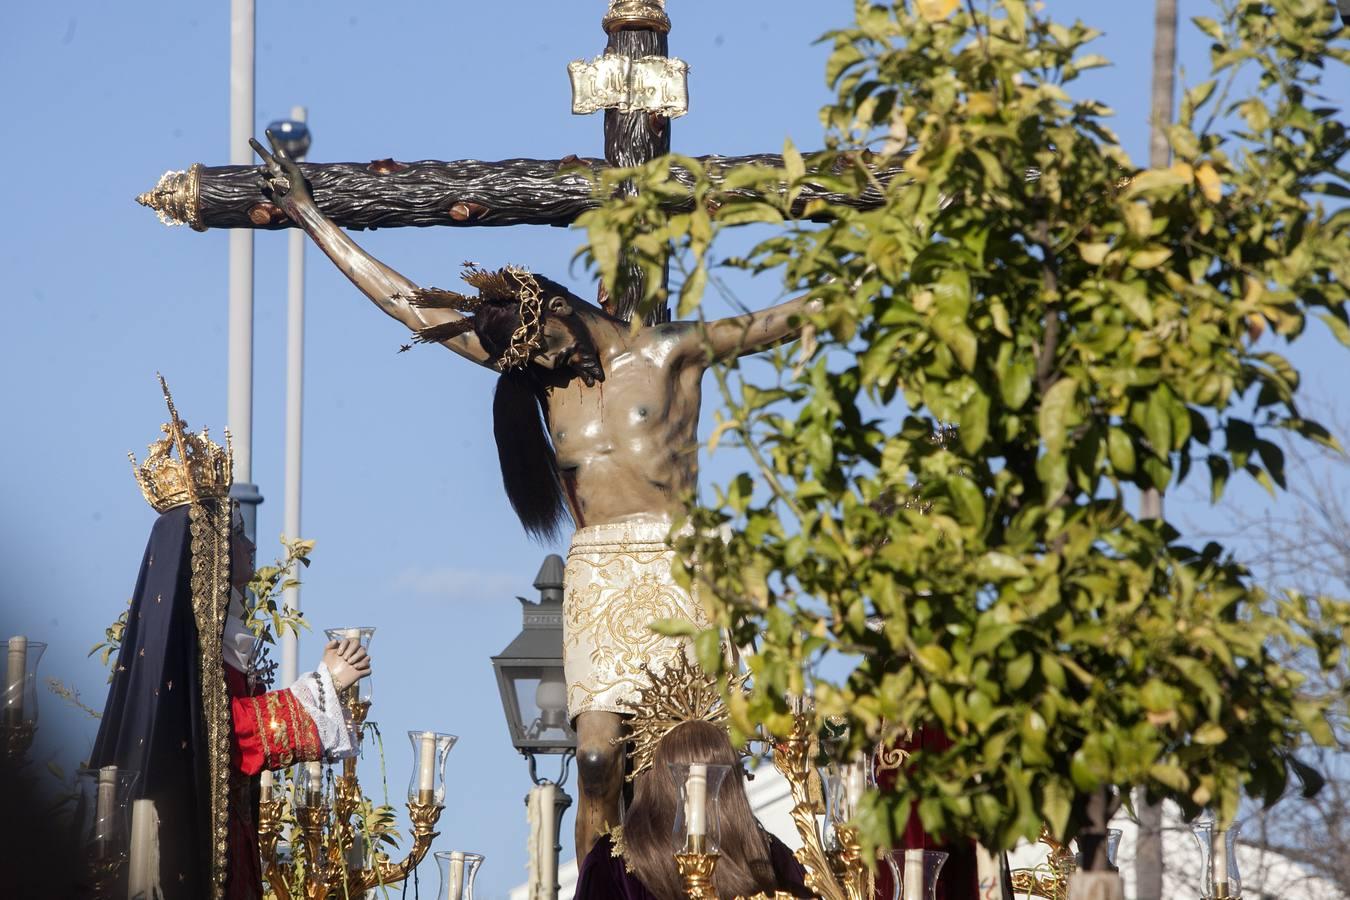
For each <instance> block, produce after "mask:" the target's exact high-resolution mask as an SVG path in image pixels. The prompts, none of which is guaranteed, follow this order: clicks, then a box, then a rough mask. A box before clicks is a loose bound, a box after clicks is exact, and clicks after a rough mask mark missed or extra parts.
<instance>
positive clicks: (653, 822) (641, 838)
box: [623, 721, 778, 900]
mask: <svg viewBox="0 0 1350 900" xmlns="http://www.w3.org/2000/svg"><path fill="white" fill-rule="evenodd" d="M672 763H674V764H683V765H689V764H691V763H711V764H716V765H725V766H731V772H730V773H728V775H727V777H726V778H725V779H723V780H722V787H721V790H720V791H719V792H718V798H719V800H720V802H721V821H722V857H721V859H719V860H718V861H717V870H716V872H715V874H714V880H715V881H716V886H717V894H718V896H720V897H740V896H749V895H750V894H755V893H758V892H759V891H765V892H767V893H773V892H774V891H775V890H777V888H778V885H777V883H776V880H775V877H774V872H773V863H772V862H771V861H770V858H769V838H768V835H767V834H765V832H764V830H763V828H761V827H760V824H759V820H758V819H756V818H755V814H754V812H753V811H752V810H751V809H750V800H749V798H747V797H746V795H745V783H744V770H742V769H741V766H740V758H739V757H738V756H737V755H736V751H735V750H734V749H733V748H732V746H731V739H730V738H729V737H728V736H727V732H726V730H725V729H724V728H721V727H719V726H717V725H714V724H712V723H711V722H699V721H694V722H684V723H682V724H680V725H677V726H675V727H674V728H672V729H671V730H670V733H669V734H667V735H666V736H665V737H664V738H662V739H661V742H660V743H659V744H657V745H656V751H655V753H654V754H653V756H652V765H651V768H649V769H647V770H646V771H645V772H643V773H642V774H641V775H639V776H638V777H637V779H636V783H635V785H634V791H633V803H632V805H631V806H629V808H628V811H627V814H626V815H625V816H624V825H623V843H624V859H625V861H626V862H627V864H628V867H629V868H630V869H631V870H632V872H633V874H634V875H636V876H637V877H638V879H639V880H641V881H642V883H643V884H644V885H646V887H647V890H649V891H651V892H652V893H653V894H654V895H656V896H657V897H658V898H660V900H683V898H684V897H685V896H686V895H685V891H684V886H683V884H682V882H681V881H680V874H679V871H678V870H677V869H676V868H675V847H674V842H673V838H672V828H673V826H674V822H675V812H676V807H677V806H678V804H679V802H680V800H679V793H678V791H677V790H676V788H675V783H674V781H673V780H672V779H671V777H670V765H671V764H672Z"/></svg>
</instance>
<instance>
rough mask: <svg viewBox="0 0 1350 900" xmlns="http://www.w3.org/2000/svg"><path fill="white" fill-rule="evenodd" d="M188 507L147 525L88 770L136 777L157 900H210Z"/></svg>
mask: <svg viewBox="0 0 1350 900" xmlns="http://www.w3.org/2000/svg"><path fill="white" fill-rule="evenodd" d="M190 547H191V534H190V532H189V526H188V507H187V506H180V507H177V508H175V509H171V510H169V511H168V512H166V513H164V514H163V515H161V516H160V517H159V518H158V519H156V520H155V525H154V528H153V529H152V530H151V532H150V541H149V543H148V544H147V545H146V548H145V556H144V558H143V559H142V560H141V570H140V574H139V575H138V576H137V578H136V591H135V593H134V594H133V595H132V600H131V609H130V612H129V614H128V616H127V625H126V630H125V631H124V632H123V634H122V648H121V651H120V652H119V653H118V656H117V663H116V666H115V667H114V669H113V677H112V684H111V685H110V687H109V689H108V702H107V705H106V706H105V707H104V710H103V718H102V720H101V722H100V724H99V730H98V737H97V739H96V740H95V741H94V750H93V754H92V755H91V756H90V759H89V763H90V765H91V766H94V767H102V766H108V765H115V766H117V767H118V768H119V769H123V770H131V771H135V772H137V773H139V775H138V778H137V780H136V783H135V785H134V786H133V789H132V797H133V798H135V799H141V798H149V799H151V800H154V801H155V808H156V811H157V812H158V814H159V820H160V829H159V853H160V881H161V884H162V886H163V888H164V896H165V900H179V898H182V900H198V898H203V897H209V896H210V888H209V884H210V877H211V856H210V844H211V841H210V806H211V805H210V800H209V798H210V793H209V791H208V784H207V741H206V729H205V726H204V719H203V714H202V707H201V697H202V690H201V679H200V671H199V668H198V667H199V662H198V643H197V625H196V621H195V620H194V618H193V614H192V603H191V598H192V588H191V583H190V578H191V561H190Z"/></svg>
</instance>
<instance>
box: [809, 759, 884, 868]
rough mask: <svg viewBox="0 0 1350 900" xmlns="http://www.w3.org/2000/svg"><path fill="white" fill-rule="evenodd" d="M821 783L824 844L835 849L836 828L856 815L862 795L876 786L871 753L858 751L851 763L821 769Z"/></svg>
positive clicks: (836, 846) (831, 765) (837, 847)
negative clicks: (823, 803)
mask: <svg viewBox="0 0 1350 900" xmlns="http://www.w3.org/2000/svg"><path fill="white" fill-rule="evenodd" d="M820 783H821V787H822V790H823V792H824V794H825V834H824V840H825V847H826V849H829V850H837V849H839V838H838V834H837V829H838V828H839V827H840V826H843V825H848V824H849V823H850V822H851V821H852V820H853V819H854V818H856V817H857V815H858V810H859V809H860V807H861V805H862V798H863V795H864V794H866V793H867V792H868V791H870V790H872V789H873V788H874V787H876V780H875V777H874V773H873V770H872V756H871V754H869V753H865V752H862V751H859V752H858V753H857V754H855V755H854V757H853V759H852V761H850V762H846V763H831V764H830V765H829V766H827V767H825V768H822V769H821V770H820Z"/></svg>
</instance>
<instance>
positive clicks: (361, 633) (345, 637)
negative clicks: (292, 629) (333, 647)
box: [323, 625, 375, 703]
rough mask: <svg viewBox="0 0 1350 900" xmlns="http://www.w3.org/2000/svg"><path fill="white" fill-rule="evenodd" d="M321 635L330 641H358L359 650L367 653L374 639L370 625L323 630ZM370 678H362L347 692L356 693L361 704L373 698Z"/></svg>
mask: <svg viewBox="0 0 1350 900" xmlns="http://www.w3.org/2000/svg"><path fill="white" fill-rule="evenodd" d="M323 634H324V637H326V638H328V639H329V640H330V641H360V642H361V648H362V649H363V650H365V651H366V652H367V653H369V652H370V642H371V640H373V639H374V637H375V628H374V626H371V625H356V626H352V627H348V628H325V629H324V630H323ZM372 677H373V676H370V675H367V676H366V677H365V678H362V679H361V680H360V681H358V682H356V684H354V685H352V687H351V688H348V690H355V691H356V699H357V700H359V701H360V702H362V703H369V702H370V699H371V697H373V696H374V691H373V689H372V688H373V686H372V685H371V678H372Z"/></svg>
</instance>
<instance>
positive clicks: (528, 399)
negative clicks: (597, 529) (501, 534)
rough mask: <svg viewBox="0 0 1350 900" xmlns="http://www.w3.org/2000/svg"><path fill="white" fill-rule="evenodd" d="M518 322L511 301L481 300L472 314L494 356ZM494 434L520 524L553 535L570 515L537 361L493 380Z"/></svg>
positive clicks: (533, 533)
mask: <svg viewBox="0 0 1350 900" xmlns="http://www.w3.org/2000/svg"><path fill="white" fill-rule="evenodd" d="M517 324H519V313H518V312H517V310H516V307H515V305H514V304H502V303H484V304H483V305H482V306H481V307H479V309H478V311H477V313H476V314H475V315H474V317H473V330H474V333H475V334H476V335H477V336H478V340H479V342H481V343H482V345H483V349H485V350H487V351H488V353H490V354H491V355H492V357H493V358H494V359H495V358H497V357H498V356H500V355H501V354H502V352H503V351H504V350H505V349H506V347H507V345H508V344H509V342H510V340H511V333H512V332H513V331H515V329H516V326H517ZM492 434H493V436H494V437H495V438H496V439H497V461H498V462H499V463H500V464H501V468H502V485H503V487H505V488H506V498H507V499H508V500H509V501H511V508H512V509H513V510H515V511H516V516H517V517H518V518H519V519H520V524H521V525H522V526H523V527H524V528H525V532H526V533H527V534H529V535H530V537H532V538H534V539H536V540H538V541H541V542H545V543H547V542H552V541H555V540H557V538H558V537H559V536H560V532H561V531H562V529H563V527H564V526H565V525H566V524H567V523H568V521H570V519H571V514H570V513H569V511H568V508H567V502H566V495H565V494H564V493H563V488H562V479H561V477H560V475H559V473H558V456H557V454H556V453H555V452H554V450H553V442H552V441H551V440H549V436H548V403H547V400H546V397H545V393H544V385H543V383H542V382H541V381H540V377H539V371H538V368H537V367H536V366H534V365H528V366H525V367H524V368H521V369H510V370H508V371H506V372H503V373H502V374H501V377H500V378H498V379H497V391H496V393H495V394H493V397H492Z"/></svg>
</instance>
